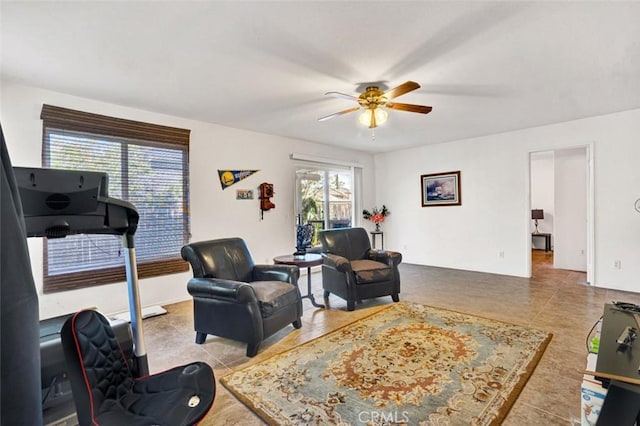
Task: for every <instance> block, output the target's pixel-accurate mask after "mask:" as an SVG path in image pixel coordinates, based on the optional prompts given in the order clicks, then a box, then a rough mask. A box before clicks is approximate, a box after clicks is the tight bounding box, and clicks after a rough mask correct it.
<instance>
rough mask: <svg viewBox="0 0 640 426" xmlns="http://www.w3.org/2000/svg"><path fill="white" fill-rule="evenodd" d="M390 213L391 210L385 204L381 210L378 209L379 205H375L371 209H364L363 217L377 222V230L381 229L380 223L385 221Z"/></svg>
mask: <svg viewBox="0 0 640 426" xmlns="http://www.w3.org/2000/svg"><path fill="white" fill-rule="evenodd" d="M390 214H391V212H390V211H389V209H387V206H385V205H384V204H383V205H382V208H381V209H380V210H378V208H377V207H374V208H373V210H371V211H369V210H362V217H363V218H365V219H367V220H370V221H371V222H373V223H375V225H376V231H380V224H381V223H382V222H384V218H385V217H387V216H389V215H390Z"/></svg>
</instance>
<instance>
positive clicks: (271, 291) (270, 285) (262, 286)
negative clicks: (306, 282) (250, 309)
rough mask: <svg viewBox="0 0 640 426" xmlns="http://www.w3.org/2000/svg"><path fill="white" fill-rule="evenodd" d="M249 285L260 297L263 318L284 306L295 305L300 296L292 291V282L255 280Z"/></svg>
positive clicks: (259, 302) (259, 303)
mask: <svg viewBox="0 0 640 426" xmlns="http://www.w3.org/2000/svg"><path fill="white" fill-rule="evenodd" d="M249 285H250V286H251V287H253V290H254V291H255V293H256V297H257V298H258V305H259V306H260V313H261V314H262V318H269V317H270V316H271V315H273V314H274V313H276V312H277V311H279V310H281V309H283V308H284V309H286V308H288V307H289V306H292V305H293V306H295V304H296V303H297V301H298V299H299V297H300V296H299V294H298V293H297V292H295V291H291V284H288V283H284V282H281V281H254V282H252V283H250V284H249Z"/></svg>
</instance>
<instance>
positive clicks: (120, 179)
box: [41, 105, 190, 293]
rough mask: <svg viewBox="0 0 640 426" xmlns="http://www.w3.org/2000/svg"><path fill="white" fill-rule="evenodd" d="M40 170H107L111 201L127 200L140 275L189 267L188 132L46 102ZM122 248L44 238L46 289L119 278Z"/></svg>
mask: <svg viewBox="0 0 640 426" xmlns="http://www.w3.org/2000/svg"><path fill="white" fill-rule="evenodd" d="M41 118H42V120H43V146H42V157H43V158H42V164H43V167H48V168H56V169H72V170H88V171H99V172H106V173H108V175H109V188H108V189H109V196H110V197H113V198H119V199H123V200H126V201H129V202H130V203H132V204H133V205H134V206H135V207H136V209H137V210H138V214H139V215H140V221H139V223H138V229H137V231H136V234H135V249H136V261H137V262H136V263H137V266H138V276H139V277H140V278H146V277H152V276H158V275H165V274H171V273H175V272H182V271H186V270H188V264H187V263H186V262H184V261H183V260H182V259H181V257H180V249H181V247H182V246H183V245H184V244H186V243H187V242H188V236H189V205H188V201H189V197H188V190H187V188H188V187H187V184H188V182H187V181H188V176H189V169H188V167H189V161H188V156H189V133H190V131H189V130H185V129H177V128H172V127H166V126H158V125H155V124H147V123H141V122H137V121H131V120H124V119H119V118H112V117H107V116H102V115H97V114H90V113H85V112H81V111H75V110H70V109H66V108H59V107H54V106H50V105H44V106H43V108H42V115H41ZM124 250H125V249H124V248H123V247H122V242H121V237H119V236H113V235H86V234H79V235H72V236H68V237H66V238H62V239H58V240H57V239H49V240H45V241H44V292H45V293H49V292H55V291H62V290H69V289H76V288H82V287H87V286H92V285H99V284H106V283H113V282H120V281H124V280H125V279H126V278H125V269H124V257H125V253H124Z"/></svg>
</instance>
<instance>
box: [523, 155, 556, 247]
mask: <svg viewBox="0 0 640 426" xmlns="http://www.w3.org/2000/svg"><path fill="white" fill-rule="evenodd" d="M554 180H555V177H554V161H553V151H545V152H536V153H533V154H531V208H532V209H542V210H543V213H544V219H541V220H538V232H542V233H549V234H552V235H551V246H552V247H553V239H554V235H553V229H554V227H553V218H554V216H555V209H554V193H555V192H554V185H555V183H554ZM529 217H531V215H529ZM534 230H535V222H534V221H533V220H531V232H533V231H534ZM532 242H533V246H534V247H535V248H537V249H544V248H545V244H544V238H540V237H537V238H532Z"/></svg>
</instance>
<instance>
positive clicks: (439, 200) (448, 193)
mask: <svg viewBox="0 0 640 426" xmlns="http://www.w3.org/2000/svg"><path fill="white" fill-rule="evenodd" d="M420 184H421V187H422V207H433V206H459V205H460V204H462V197H461V193H460V170H458V171H455V172H445V173H432V174H428V175H422V176H420Z"/></svg>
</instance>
